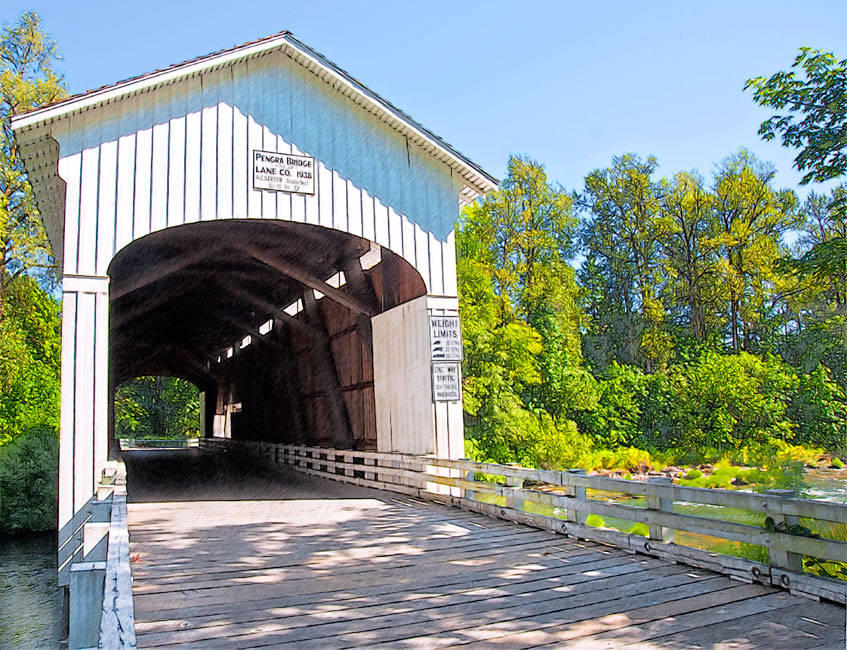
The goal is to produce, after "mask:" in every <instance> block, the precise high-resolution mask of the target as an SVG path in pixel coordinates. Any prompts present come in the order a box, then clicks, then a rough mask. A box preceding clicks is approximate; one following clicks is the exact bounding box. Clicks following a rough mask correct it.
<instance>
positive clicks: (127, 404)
mask: <svg viewBox="0 0 847 650" xmlns="http://www.w3.org/2000/svg"><path fill="white" fill-rule="evenodd" d="M202 397H203V393H201V391H200V389H199V388H198V387H197V386H195V385H194V384H193V383H191V382H190V381H188V380H185V379H182V378H180V377H169V376H165V375H156V376H149V375H148V376H144V377H134V378H133V379H129V380H127V381H125V382H123V383H122V384H121V385H120V386H118V387H117V388H116V390H115V402H114V409H115V423H114V429H115V437H116V438H118V439H119V440H121V441H126V444H127V445H128V446H143V447H156V446H182V445H184V444H185V443H186V441H188V440H190V439H193V438H198V437H199V436H200V434H201V430H202V425H203V419H202V418H201V404H202V401H203V399H202Z"/></svg>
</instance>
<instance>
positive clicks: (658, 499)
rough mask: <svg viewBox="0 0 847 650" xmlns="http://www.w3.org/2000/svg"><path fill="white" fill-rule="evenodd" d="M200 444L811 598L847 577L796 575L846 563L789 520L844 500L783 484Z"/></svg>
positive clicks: (824, 512) (843, 589)
mask: <svg viewBox="0 0 847 650" xmlns="http://www.w3.org/2000/svg"><path fill="white" fill-rule="evenodd" d="M200 444H201V447H203V448H206V449H214V450H217V451H236V450H238V451H242V452H244V453H249V454H250V455H252V456H258V457H261V458H264V459H266V460H268V461H270V462H273V463H275V464H278V465H283V464H285V465H291V466H293V467H295V468H297V469H298V470H300V471H303V472H306V473H309V474H315V475H318V476H324V477H327V478H331V479H334V480H338V481H345V482H349V483H354V484H358V485H362V486H369V487H376V488H380V489H386V490H393V491H396V492H402V493H405V494H409V495H413V496H417V497H421V498H426V499H434V500H439V501H442V502H446V503H451V504H452V505H454V506H458V507H463V508H466V509H468V510H473V511H476V512H481V513H485V514H488V515H491V516H495V517H500V518H503V519H509V520H514V521H521V522H524V523H527V524H530V525H533V526H536V527H540V528H545V529H548V530H552V531H555V532H558V533H563V534H567V535H570V536H573V537H578V538H581V539H589V540H594V541H599V542H603V543H607V544H612V545H614V546H618V547H621V548H624V549H627V550H629V551H633V552H638V553H645V554H648V555H654V556H657V557H662V558H665V559H668V560H672V561H678V562H682V563H686V564H691V565H694V566H698V567H702V568H708V569H712V570H716V571H719V572H722V573H726V574H729V575H730V576H732V577H735V578H737V579H740V580H744V581H746V582H760V583H769V584H773V585H776V586H779V587H783V588H787V589H789V590H790V591H792V592H793V593H797V594H801V595H804V596H808V597H812V598H819V597H823V598H826V599H828V600H832V601H835V602H840V603H844V602H845V600H847V582H844V581H841V580H834V579H829V578H825V577H821V576H817V575H813V574H809V573H804V569H803V557H804V556H808V557H813V558H817V559H818V560H823V561H829V562H839V563H847V540H838V539H827V538H823V537H809V536H804V535H801V534H797V532H796V531H797V530H800V527H799V526H798V525H797V524H798V522H799V518H800V517H803V518H808V519H814V520H817V521H823V522H832V523H836V524H845V523H846V522H847V504H838V503H831V502H825V501H817V500H810V499H799V498H796V497H794V496H793V494H792V493H790V492H789V491H780V490H775V491H771V492H772V493H765V494H754V493H749V492H740V491H733V490H720V489H707V488H695V487H685V486H679V485H673V484H671V483H670V482H669V480H668V479H661V478H660V479H658V480H654V481H652V482H651V481H648V482H643V481H629V480H624V479H614V478H608V477H602V476H590V475H586V474H585V472H584V470H565V471H551V470H537V469H528V468H522V467H519V466H514V465H511V466H506V465H497V464H493V463H477V462H472V461H469V460H449V459H442V458H434V457H431V456H414V455H404V454H391V453H380V452H366V451H352V450H339V449H331V448H322V447H306V446H297V445H282V444H274V443H264V442H246V441H233V440H230V439H220V438H211V439H202V440H201V443H200ZM479 474H486V475H489V476H496V477H500V478H501V479H502V484H501V483H499V482H498V483H495V482H490V481H480V480H475V478H476V477H477V475H479ZM527 483H532V484H533V485H532V486H529V485H526V484H527ZM542 487H543V488H544V489H543V490H542V489H540V488H542ZM589 490H591V491H592V492H593V494H589V492H588V491H589ZM596 492H605V493H609V492H611V493H624V494H628V495H632V496H639V497H645V498H646V502H647V503H646V507H645V506H634V505H626V504H622V503H614V502H610V501H609V500H607V499H604V498H598V495H597V494H596ZM675 504H676V505H680V504H701V505H706V506H716V507H718V508H715V509H714V510H713V513H714V516H709V517H705V516H701V515H696V514H685V513H680V512H676V511H675V508H674V506H675ZM539 506H540V507H541V508H539ZM719 507H728V508H733V509H738V510H743V511H747V512H750V513H757V514H758V515H760V516H761V518H762V520H764V518H765V517H769V518H770V519H771V523H772V524H773V525H771V526H769V527H768V528H766V527H764V526H761V525H754V524H750V523H739V522H737V521H730V520H729V519H728V518H720V513H721V510H720V508H719ZM542 508H546V510H547V511H548V512H549V511H551V510H552V513H553V514H538V513H537V512H533V510H535V511H538V510H540V509H542ZM710 514H712V512H710ZM590 515H601V516H604V517H612V518H616V519H622V520H626V521H630V522H636V523H642V524H645V526H646V527H647V530H649V535H648V536H642V535H636V534H627V533H623V532H620V531H617V530H613V529H609V528H600V527H595V526H591V525H588V523H587V519H588V517H589V516H590ZM674 531H680V532H685V533H696V534H698V535H706V536H709V537H714V538H718V539H721V540H731V541H736V542H742V543H746V544H752V545H755V546H760V547H763V548H765V549H767V552H768V563H767V564H765V563H764V562H756V561H753V560H750V559H745V558H741V557H736V556H730V555H722V554H719V553H714V552H711V551H706V550H703V549H701V548H697V547H695V546H691V545H687V544H685V543H680V540H679V539H678V538H677V539H674V535H673V533H674ZM678 537H679V536H678Z"/></svg>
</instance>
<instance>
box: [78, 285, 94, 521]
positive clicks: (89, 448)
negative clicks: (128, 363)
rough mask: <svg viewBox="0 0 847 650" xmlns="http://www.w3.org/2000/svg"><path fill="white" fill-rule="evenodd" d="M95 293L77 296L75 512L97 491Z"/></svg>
mask: <svg viewBox="0 0 847 650" xmlns="http://www.w3.org/2000/svg"><path fill="white" fill-rule="evenodd" d="M95 307H96V296H95V295H94V294H92V293H80V294H79V295H78V297H77V325H76V333H75V334H76V336H75V342H76V363H75V364H74V366H75V371H76V372H75V382H74V383H75V388H74V434H75V435H74V481H73V483H74V499H73V501H74V512H77V511H78V510H79V509H80V508H82V507H83V506H84V505H85V504H86V503H87V502H88V500H89V499H90V498H91V495H92V494H93V493H94V407H95V403H94V387H95V386H94V379H95V376H94V331H95V330H94V326H95V323H94V318H95V313H96V309H95Z"/></svg>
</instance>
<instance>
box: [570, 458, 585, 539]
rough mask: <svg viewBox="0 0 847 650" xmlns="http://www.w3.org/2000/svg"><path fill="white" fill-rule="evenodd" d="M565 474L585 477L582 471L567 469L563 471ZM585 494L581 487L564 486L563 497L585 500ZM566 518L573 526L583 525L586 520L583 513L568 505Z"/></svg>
mask: <svg viewBox="0 0 847 650" xmlns="http://www.w3.org/2000/svg"><path fill="white" fill-rule="evenodd" d="M565 473H566V474H571V475H572V476H585V475H586V474H587V472H586V471H585V470H584V469H567V470H565ZM585 494H586V492H585V488H584V487H582V486H575V485H565V495H566V496H569V497H571V498H572V499H582V500H585V498H586V496H585ZM567 517H568V521H571V522H573V523H575V524H582V525H585V520H586V519H587V518H588V515H587V514H586V513H585V512H584V511H582V510H579V509H577V507H576V506H574V507H571V506H570V505H568V509H567Z"/></svg>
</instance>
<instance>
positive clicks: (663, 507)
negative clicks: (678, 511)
mask: <svg viewBox="0 0 847 650" xmlns="http://www.w3.org/2000/svg"><path fill="white" fill-rule="evenodd" d="M647 482H648V483H651V484H653V485H672V484H673V481H672V480H671V479H670V478H668V477H667V476H651V477H650V478H648V479H647ZM647 508H649V509H650V510H658V511H660V512H670V513H673V499H667V498H664V497H659V496H653V495H648V496H647ZM650 539H654V540H657V541H659V542H671V541H673V529H672V528H666V527H665V526H662V525H660V524H650Z"/></svg>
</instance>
